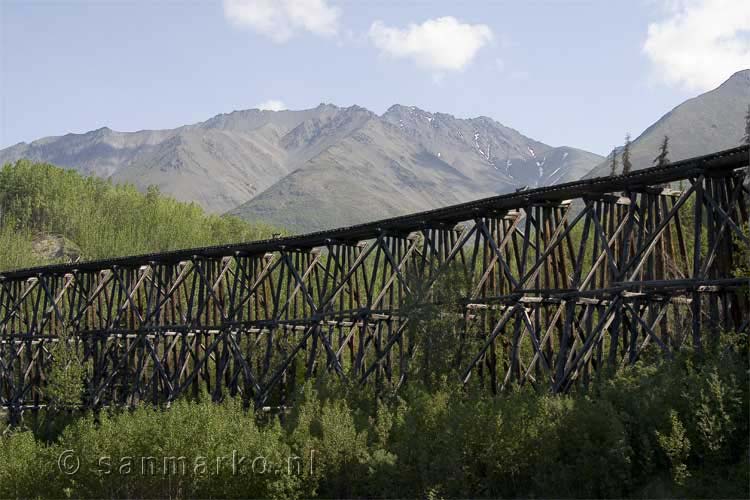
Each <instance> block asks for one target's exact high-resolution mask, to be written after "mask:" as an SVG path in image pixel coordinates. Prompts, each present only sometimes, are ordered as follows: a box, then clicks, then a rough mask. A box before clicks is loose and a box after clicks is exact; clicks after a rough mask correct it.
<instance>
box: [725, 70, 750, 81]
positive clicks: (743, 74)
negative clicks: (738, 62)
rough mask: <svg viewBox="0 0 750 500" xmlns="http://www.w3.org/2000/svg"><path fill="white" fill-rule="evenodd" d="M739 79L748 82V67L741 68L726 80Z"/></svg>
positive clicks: (749, 73) (749, 77) (749, 79)
mask: <svg viewBox="0 0 750 500" xmlns="http://www.w3.org/2000/svg"><path fill="white" fill-rule="evenodd" d="M732 80H741V81H746V82H750V69H741V70H739V71H737V72H736V73H735V74H733V75H732V76H730V77H729V79H728V80H727V81H732Z"/></svg>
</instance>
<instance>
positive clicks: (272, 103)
mask: <svg viewBox="0 0 750 500" xmlns="http://www.w3.org/2000/svg"><path fill="white" fill-rule="evenodd" d="M255 107H256V108H258V109H263V110H266V111H283V110H285V109H287V108H286V104H284V103H283V102H282V101H279V100H278V99H269V100H267V101H263V102H262V103H260V104H258V105H256V106H255Z"/></svg>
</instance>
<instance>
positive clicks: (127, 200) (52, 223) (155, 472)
mask: <svg viewBox="0 0 750 500" xmlns="http://www.w3.org/2000/svg"><path fill="white" fill-rule="evenodd" d="M276 232H281V231H280V230H278V229H276V228H273V227H270V226H266V225H264V224H248V223H246V222H243V221H241V220H239V219H235V218H229V217H221V216H215V215H207V214H205V213H204V212H203V211H202V210H201V208H200V207H198V206H197V205H195V204H186V203H180V202H178V201H176V200H174V199H172V198H169V197H165V196H163V195H161V194H160V193H159V192H158V191H157V190H156V189H149V190H148V192H147V193H145V194H144V193H140V192H139V191H138V190H137V189H135V188H134V187H132V186H119V185H113V184H111V183H109V182H107V181H105V180H101V179H95V178H87V177H83V176H81V175H79V174H77V173H75V172H72V171H69V170H63V169H60V168H57V167H54V166H52V165H47V164H36V163H31V162H28V161H19V162H17V163H15V164H12V165H6V166H4V167H3V168H2V170H1V171H0V270H8V269H13V268H20V267H27V266H32V265H39V264H44V263H50V262H55V261H65V260H68V259H70V258H71V256H72V255H73V254H75V258H81V259H97V258H105V257H112V256H119V255H126V254H137V253H146V252H154V251H163V250H172V249H178V248H186V247H192V246H201V245H211V244H219V243H229V242H237V241H247V240H252V239H258V238H265V237H269V236H271V235H272V234H273V233H276ZM50 235H54V236H56V237H59V238H60V240H62V241H63V242H64V243H63V244H64V246H66V247H69V248H71V249H73V250H72V251H71V252H69V253H67V254H65V252H63V253H64V255H60V256H57V257H49V255H47V256H45V255H44V254H43V253H42V252H40V250H39V242H40V241H44V238H45V237H49V236H50ZM60 240H56V241H60ZM737 272H738V273H739V274H741V275H747V272H748V271H747V269H746V268H742V269H738V271H737ZM428 326H429V327H430V328H440V326H439V324H438V323H435V324H431V323H428ZM423 333H424V336H425V338H427V336H428V335H429V334H430V333H432V332H429V331H426V332H423ZM438 337H439V336H438ZM430 366H431V368H430V371H429V373H427V372H426V371H425V373H422V374H420V375H421V376H419V377H414V379H412V380H410V381H409V383H408V384H407V385H405V386H404V387H402V388H401V389H400V390H399V391H398V392H395V391H386V392H380V393H377V394H376V393H374V392H373V391H374V389H372V388H367V389H363V388H362V387H361V386H358V385H348V384H347V383H345V382H342V381H341V380H339V379H336V380H333V379H326V378H325V377H319V378H317V379H315V380H314V381H310V382H307V383H306V384H304V385H300V386H299V387H297V389H296V392H295V394H293V395H292V397H291V400H290V402H289V406H288V407H287V408H282V409H281V410H280V411H278V412H275V411H274V412H271V411H262V410H260V409H259V410H253V409H252V408H249V409H248V408H245V407H243V405H242V404H241V402H240V401H238V400H234V399H232V398H227V399H225V401H223V402H222V403H212V402H211V397H210V396H209V395H206V394H200V395H198V396H197V397H185V398H183V399H181V400H179V401H177V402H176V403H173V404H171V405H170V406H169V407H166V406H165V407H151V406H145V405H144V406H141V407H138V408H135V409H133V410H127V409H117V408H105V409H102V410H100V411H98V412H96V413H93V412H79V411H74V410H70V409H69V405H68V404H67V403H69V402H70V401H68V399H69V398H70V395H71V394H77V393H80V385H79V384H80V376H79V375H80V374H79V373H78V372H77V371H76V370H75V369H74V370H66V371H64V372H62V371H61V372H58V373H56V374H55V375H54V376H53V378H52V385H53V386H54V387H53V388H54V389H55V390H56V391H57V395H58V400H59V401H60V402H61V403H66V404H60V405H59V406H55V405H53V406H51V407H49V408H48V409H47V410H44V411H40V412H39V413H38V414H37V415H35V416H34V417H33V418H28V419H25V420H24V423H23V425H22V426H20V427H10V426H5V425H4V426H3V429H4V432H3V434H2V437H0V497H3V498H11V497H13V498H18V497H40V498H61V497H69V498H105V497H106V498H156V497H158V498H166V497H170V498H189V497H206V498H208V497H210V498H238V497H241V498H246V497H253V498H269V497H273V498H306V497H320V498H340V497H362V498H364V497H368V498H370V497H378V498H393V497H422V498H457V497H485V498H498V497H503V498H506V497H512V498H518V497H521V498H537V497H554V498H604V497H607V498H624V497H629V498H655V497H659V498H675V497H690V498H747V497H748V496H749V495H750V486H749V485H750V384H749V383H748V378H749V375H750V372H749V371H748V367H749V365H748V341H747V335H737V334H734V333H732V332H723V334H722V336H721V339H720V341H719V342H714V343H711V344H710V345H709V346H707V347H706V349H705V350H704V351H703V352H701V353H697V352H692V351H690V350H689V349H684V350H683V351H681V352H680V353H679V354H677V355H676V356H675V358H674V359H672V360H664V359H663V358H660V357H648V356H644V358H643V359H641V360H640V361H638V363H637V364H636V365H635V366H633V367H629V368H627V369H624V370H621V371H618V372H616V373H601V374H599V375H597V377H596V378H594V380H593V382H592V383H591V384H590V385H588V387H585V388H584V387H580V388H578V389H575V390H574V391H573V392H571V393H569V394H565V395H552V394H548V393H546V392H541V391H540V392H536V391H535V390H534V388H533V387H532V386H529V385H526V386H523V387H515V388H512V389H511V390H509V391H508V392H506V393H503V394H500V395H497V396H492V395H491V394H489V393H488V392H487V391H479V390H474V389H471V388H470V389H467V388H465V387H463V386H462V385H461V384H460V383H459V382H457V380H458V377H456V376H455V375H456V374H455V373H453V372H452V370H453V369H452V368H451V367H449V366H447V364H446V363H439V362H434V361H433V363H432V364H431V365H430Z"/></svg>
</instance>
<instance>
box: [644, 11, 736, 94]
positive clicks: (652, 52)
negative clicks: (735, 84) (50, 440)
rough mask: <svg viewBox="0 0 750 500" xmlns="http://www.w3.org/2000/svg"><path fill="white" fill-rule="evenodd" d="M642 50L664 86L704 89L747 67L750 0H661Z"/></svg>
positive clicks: (714, 85)
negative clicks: (660, 13)
mask: <svg viewBox="0 0 750 500" xmlns="http://www.w3.org/2000/svg"><path fill="white" fill-rule="evenodd" d="M663 1H664V4H663V5H664V6H665V7H666V10H667V12H668V13H669V14H668V17H667V18H666V19H664V20H662V21H660V22H658V23H652V24H649V26H648V37H647V38H646V42H645V43H644V44H643V51H644V52H645V53H646V55H647V56H648V57H649V59H651V62H652V63H653V64H654V66H655V70H656V72H657V75H658V76H659V77H660V78H661V79H663V80H664V81H665V82H667V83H669V84H672V85H679V86H683V87H685V88H688V89H691V90H708V89H711V88H713V87H716V86H717V85H719V84H720V83H721V82H723V81H724V80H726V79H727V78H729V77H730V76H731V75H732V73H734V72H736V71H739V70H741V69H746V68H748V67H750V0H663Z"/></svg>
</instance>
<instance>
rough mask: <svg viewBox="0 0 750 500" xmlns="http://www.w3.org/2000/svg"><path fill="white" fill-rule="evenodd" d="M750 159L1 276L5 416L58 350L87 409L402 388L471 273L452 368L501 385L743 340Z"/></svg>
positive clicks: (709, 161) (453, 323)
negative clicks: (452, 290)
mask: <svg viewBox="0 0 750 500" xmlns="http://www.w3.org/2000/svg"><path fill="white" fill-rule="evenodd" d="M747 166H748V147H747V146H744V147H741V148H736V149H732V150H728V151H723V152H720V153H715V154H711V155H707V156H703V157H699V158H693V159H690V160H685V161H681V162H677V163H674V164H671V165H668V166H665V167H657V168H650V169H645V170H638V171H636V172H633V173H631V174H628V175H624V176H617V177H607V178H598V179H590V180H584V181H578V182H572V183H567V184H562V185H558V186H551V187H546V188H540V189H534V190H530V191H525V192H522V193H514V194H509V195H503V196H496V197H492V198H487V199H483V200H478V201H474V202H470V203H463V204H460V205H455V206H451V207H446V208H441V209H437V210H431V211H427V212H422V213H418V214H412V215H407V216H403V217H395V218H391V219H386V220H382V221H377V222H373V223H368V224H361V225H357V226H352V227H349V228H342V229H335V230H331V231H323V232H318V233H312V234H307V235H301V236H293V237H287V238H278V239H272V240H264V241H257V242H251V243H246V244H236V245H226V246H215V247H205V248H197V249H190V250H181V251H175V252H165V253H160V254H149V255H140V256H132V257H123V258H117V259H111V260H106V261H92V262H85V263H78V264H70V265H56V266H45V267H39V268H33V269H23V270H17V271H9V272H5V273H0V405H1V406H2V407H4V408H6V409H7V410H9V411H10V412H11V414H12V415H15V416H16V417H17V416H19V415H20V413H21V412H22V411H24V410H25V409H38V408H42V407H44V406H45V405H46V404H47V399H48V398H47V395H46V385H47V382H46V379H47V376H48V374H49V367H50V363H51V358H52V354H51V352H52V347H53V346H54V345H55V344H56V343H57V342H59V340H60V339H65V341H66V342H68V343H69V344H70V345H74V346H77V349H78V351H79V354H80V356H81V358H82V360H83V361H84V363H85V364H86V366H87V377H86V395H85V398H84V400H85V404H86V406H89V407H103V406H109V405H133V404H137V403H138V402H141V401H146V402H165V401H171V400H174V399H175V398H177V397H179V396H180V395H181V394H197V393H198V392H199V391H207V392H208V393H209V394H211V396H212V397H213V398H214V399H217V400H219V399H221V398H223V397H224V396H225V395H237V396H240V397H242V398H243V399H244V400H245V401H246V402H247V403H248V404H254V405H256V406H262V405H264V404H271V403H273V404H284V403H285V401H286V398H287V397H288V395H289V394H290V392H291V391H293V390H294V387H295V384H299V383H300V382H301V381H302V380H303V379H305V378H310V377H316V376H320V375H322V374H324V373H327V374H329V376H334V377H341V378H345V379H349V380H353V381H356V382H357V383H362V384H374V385H375V387H376V388H378V389H381V388H384V387H392V388H398V387H399V386H400V385H402V384H403V383H404V382H405V381H406V380H407V378H408V376H409V373H413V372H414V370H415V368H416V364H415V356H417V355H418V352H419V351H420V350H422V351H424V345H425V344H424V337H420V336H419V334H418V332H419V331H420V328H421V326H420V325H422V323H423V322H424V321H425V320H426V318H424V317H422V316H420V315H419V314H417V313H415V312H414V311H417V310H419V307H417V308H416V309H415V304H417V305H419V304H426V303H434V302H439V301H441V300H442V299H440V298H439V297H440V296H441V294H439V293H435V289H434V286H439V287H446V286H449V285H450V283H451V282H454V283H457V282H459V281H460V282H462V283H464V282H465V283H464V285H465V286H464V292H463V293H462V297H460V298H459V299H458V300H454V301H451V304H452V305H450V306H445V307H443V308H439V310H441V311H443V312H442V313H441V314H440V318H442V319H443V320H445V321H444V322H443V323H442V326H441V328H442V329H446V328H447V329H448V330H449V334H450V335H452V336H453V337H452V338H453V341H452V342H453V343H454V345H455V355H452V356H451V363H452V364H453V372H454V373H456V374H457V378H459V379H460V380H462V381H463V383H464V384H477V385H478V386H481V387H484V388H486V389H487V390H489V391H491V392H493V393H494V392H497V391H500V390H503V389H504V388H507V387H508V386H509V385H511V384H532V385H534V386H535V387H537V388H538V389H539V390H549V391H567V390H570V389H571V388H572V387H574V386H575V385H576V384H578V383H584V384H585V383H586V382H587V381H588V380H589V379H590V377H591V376H592V375H593V374H595V373H596V372H597V371H598V370H600V369H604V368H608V369H617V368H619V367H621V366H623V365H627V364H632V363H634V362H635V361H636V360H638V359H639V358H640V357H641V356H642V354H643V353H644V352H646V351H654V352H656V353H659V355H664V356H667V357H671V356H672V354H673V353H674V352H675V351H676V350H679V349H681V348H683V346H685V345H691V346H692V347H693V348H695V349H701V348H702V346H703V345H704V344H705V343H707V342H711V341H712V340H714V339H715V338H716V337H717V336H718V335H719V334H720V332H721V331H723V330H738V331H745V332H746V331H747V329H748V321H747V318H748V316H750V304H749V303H748V296H747V294H746V293H745V291H744V290H745V289H746V288H747V286H748V284H749V283H750V279H749V278H748V277H735V276H734V275H733V270H734V269H735V268H736V266H737V265H738V264H739V262H738V259H740V258H742V257H741V255H747V253H745V254H743V253H742V251H743V248H744V250H745V251H746V250H747V249H748V246H749V245H750V241H748V239H747V236H746V235H744V234H743V233H742V229H741V228H742V226H743V225H744V224H746V223H747V221H748V210H747V207H748V200H750V192H749V191H748V188H747V186H746V185H745V184H744V179H745V170H746V169H745V168H744V167H747ZM681 180H682V181H686V183H687V189H685V190H684V191H683V192H678V191H673V190H671V189H665V188H662V187H661V186H665V185H667V184H669V183H675V182H677V181H681ZM688 207H691V208H690V209H689V210H688ZM695 234H699V235H701V238H696V237H695V236H694V235H695ZM459 278H460V279H459ZM446 279H447V280H446ZM442 295H444V294H442ZM430 319H436V318H427V320H430ZM446 325H447V326H446ZM428 335H429V333H428ZM420 338H421V339H422V340H420ZM426 362H427V361H426Z"/></svg>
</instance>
